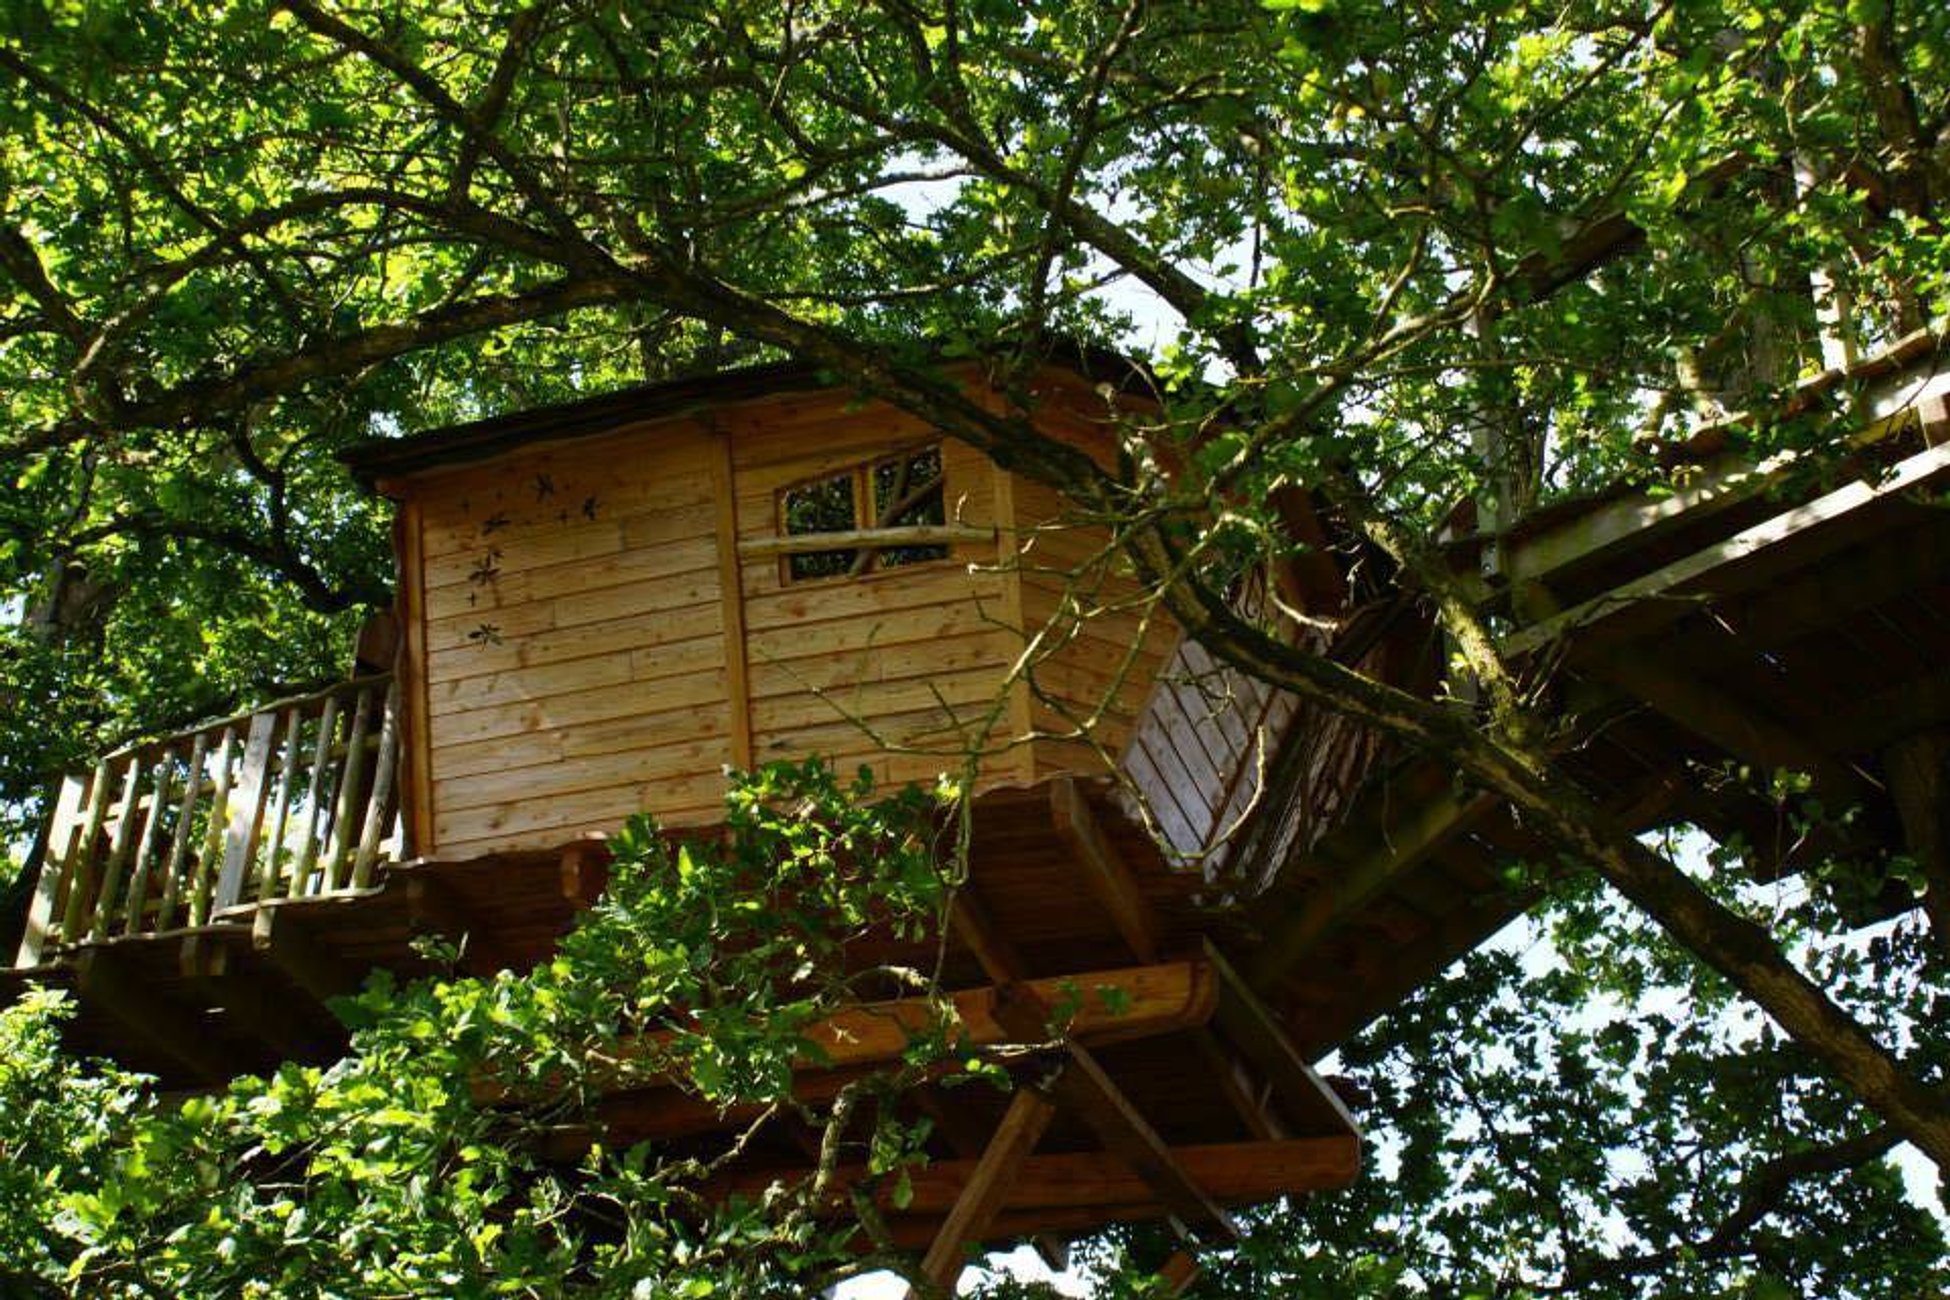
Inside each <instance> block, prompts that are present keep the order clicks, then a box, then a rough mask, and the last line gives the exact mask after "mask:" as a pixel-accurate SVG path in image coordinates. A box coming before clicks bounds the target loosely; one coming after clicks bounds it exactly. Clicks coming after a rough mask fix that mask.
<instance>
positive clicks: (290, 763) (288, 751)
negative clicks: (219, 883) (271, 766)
mask: <svg viewBox="0 0 1950 1300" xmlns="http://www.w3.org/2000/svg"><path fill="white" fill-rule="evenodd" d="M304 731H305V713H304V710H303V709H299V708H296V707H293V708H289V709H286V710H285V711H284V762H283V766H282V767H281V768H280V769H279V771H278V793H277V795H276V797H275V798H273V799H272V800H271V834H270V837H269V838H268V839H267V840H266V841H265V844H264V873H263V875H262V876H260V877H259V878H258V882H257V901H258V902H260V903H262V902H268V901H269V900H271V899H273V898H276V897H277V896H278V854H279V853H280V852H282V851H283V849H284V833H285V829H286V827H287V825H288V824H289V822H290V820H291V788H292V786H294V785H295V784H297V781H298V756H299V754H300V753H301V752H302V751H303V749H304V745H303V744H302V741H303V739H304Z"/></svg>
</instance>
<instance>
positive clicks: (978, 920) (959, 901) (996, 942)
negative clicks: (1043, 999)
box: [948, 880, 1029, 985]
mask: <svg viewBox="0 0 1950 1300" xmlns="http://www.w3.org/2000/svg"><path fill="white" fill-rule="evenodd" d="M948 926H949V929H950V930H951V931H952V932H953V933H954V936H955V938H956V939H958V940H960V941H961V945H962V946H963V947H964V948H966V949H968V951H969V952H970V953H972V954H973V955H974V957H975V960H976V962H977V963H979V964H980V965H981V967H982V973H983V974H984V975H987V976H988V977H989V978H990V979H991V980H993V981H995V983H997V984H999V985H1006V984H1014V983H1017V982H1018V981H1021V980H1025V979H1028V978H1029V967H1028V965H1027V964H1026V963H1025V962H1024V961H1023V959H1022V954H1021V953H1019V952H1017V951H1016V946H1015V945H1014V944H1012V943H1010V942H1009V936H1007V935H1006V934H1004V933H1002V930H1001V927H999V926H998V925H996V923H995V918H994V917H992V916H990V915H989V910H988V907H987V906H986V905H985V904H984V903H983V902H982V895H981V893H980V891H979V890H977V889H976V887H975V882H974V881H973V880H969V881H965V882H964V883H963V884H962V885H961V887H960V888H959V889H957V890H955V894H954V899H953V900H952V902H951V903H950V904H949V910H948Z"/></svg>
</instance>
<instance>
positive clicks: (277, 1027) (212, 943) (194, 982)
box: [179, 933, 344, 1061]
mask: <svg viewBox="0 0 1950 1300" xmlns="http://www.w3.org/2000/svg"><path fill="white" fill-rule="evenodd" d="M247 942H249V940H247V939H246V938H245V937H244V936H242V935H214V934H209V933H200V934H199V933H192V934H188V935H185V936H184V937H183V941H182V947H181V949H180V952H179V964H180V967H181V969H182V973H183V978H184V979H185V980H187V981H188V982H189V984H190V987H192V988H193V989H195V990H196V991H197V993H198V994H199V995H200V996H201V997H203V998H204V999H206V1000H207V1001H208V1002H209V1003H210V1005H212V1006H214V1007H215V1008H216V1009H217V1010H218V1011H219V1012H220V1013H222V1015H223V1018H224V1020H225V1022H226V1023H228V1024H232V1025H235V1026H237V1028H238V1029H240V1030H242V1031H243V1032H244V1034H245V1035H247V1036H248V1037H249V1038H251V1039H254V1040H256V1041H257V1042H258V1043H260V1044H262V1045H263V1047H264V1049H265V1051H266V1052H267V1053H268V1054H269V1055H270V1056H272V1057H273V1058H275V1059H276V1060H280V1061H323V1060H327V1059H330V1058H331V1057H332V1056H333V1055H335V1054H336V1051H337V1049H338V1048H340V1047H342V1046H344V1043H343V1040H342V1039H338V1040H336V1041H335V1040H332V1039H327V1038H326V1037H324V1036H322V1035H320V1034H318V1033H316V1032H314V1031H313V1030H312V1029H311V1028H310V1027H309V1026H308V1025H307V1023H306V1022H307V1021H308V1020H309V1019H310V1017H309V1016H307V1015H305V1014H304V1010H303V1009H299V1008H294V1007H292V1006H291V1005H290V1003H289V1002H288V1001H286V1000H285V999H281V998H279V997H278V996H277V990H275V989H273V988H270V987H268V986H267V984H266V982H265V981H264V980H263V979H262V978H259V977H258V976H259V972H254V971H251V970H248V969H246V968H245V964H244V963H243V962H242V961H240V960H239V959H240V958H241V956H242V951H241V949H240V945H242V944H244V943H247Z"/></svg>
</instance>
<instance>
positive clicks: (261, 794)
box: [16, 676, 403, 966]
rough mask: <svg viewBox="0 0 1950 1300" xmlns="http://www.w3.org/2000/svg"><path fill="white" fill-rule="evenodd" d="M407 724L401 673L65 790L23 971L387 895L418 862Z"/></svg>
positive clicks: (105, 767)
mask: <svg viewBox="0 0 1950 1300" xmlns="http://www.w3.org/2000/svg"><path fill="white" fill-rule="evenodd" d="M400 714H401V704H400V691H399V687H398V684H397V683H396V682H395V681H393V680H392V678H391V677H390V676H378V677H368V678H361V679H357V680H354V681H351V682H347V683H345V684H343V685H340V686H336V687H333V688H332V689H330V690H326V691H320V692H318V693H317V694H315V695H310V696H306V697H304V698H302V699H295V700H287V701H284V702H281V703H278V704H274V705H272V706H270V707H269V708H266V709H263V710H261V711H259V712H257V713H253V714H249V715H246V716H243V717H235V718H230V719H227V720H225V721H223V722H214V723H211V724H209V725H207V726H205V727H202V728H199V729H197V730H194V731H185V732H181V733H179V734H178V735H176V736H173V737H170V738H169V739H167V740H159V741H153V742H148V743H145V744H144V745H142V746H141V747H140V748H130V749H125V750H122V751H120V752H119V753H116V754H111V755H109V756H108V757H106V758H104V759H102V760H101V761H99V762H98V763H96V764H95V766H94V768H93V769H92V771H90V772H89V773H88V774H86V775H82V776H70V777H67V778H65V779H64V780H63V781H62V784H61V787H60V790H59V792H58V794H57V796H56V799H55V805H54V808H53V809H52V810H51V813H50V821H49V824H48V832H47V834H48V843H47V847H46V850H45V852H44V853H43V854H42V866H41V870H40V873H39V879H38V880H37V881H36V883H35V892H34V895H33V898H32V900H31V901H30V903H29V906H28V916H27V926H26V931H25V933H24V934H23V936H22V938H21V942H20V946H19V949H18V953H19V955H18V957H17V959H16V964H17V965H20V966H33V965H36V964H38V963H40V962H44V961H46V960H48V958H49V956H50V954H51V953H53V952H54V951H55V950H56V949H57V948H59V947H62V946H67V945H73V944H77V943H87V942H96V941H101V940H105V939H107V938H109V937H110V936H113V935H140V934H147V933H161V932H164V931H168V930H170V929H172V928H175V927H178V926H184V925H188V926H204V925H208V924H210V923H211V922H212V921H213V920H214V919H216V918H219V917H222V918H223V919H224V920H225V921H226V922H228V921H230V920H231V919H232V917H231V915H230V914H232V913H234V912H235V911H236V909H237V908H238V907H239V906H241V905H248V904H255V903H265V902H270V901H273V900H275V899H278V898H281V897H284V898H300V897H304V896H306V895H307V894H336V893H343V892H345V891H346V890H347V889H361V890H363V889H369V888H371V886H372V882H373V879H374V877H375V876H376V875H377V873H378V871H379V867H380V864H381V863H382V862H385V861H390V860H392V859H393V858H396V857H397V856H398V855H399V853H400V852H401V851H402V843H403V841H402V832H401V823H402V818H401V809H400V784H399V778H398V773H397V768H398V765H399V758H400V746H401V743H402V738H401V720H400ZM314 726H315V727H316V728H317V734H316V736H312V735H311V733H310V732H309V731H308V730H307V728H310V727H314ZM341 731H343V733H344V734H343V736H342V737H341V735H340V733H341ZM185 751H187V754H188V757H187V759H185V758H184V754H185ZM307 760H309V762H310V764H311V766H310V769H309V770H307V769H306V768H305V763H306V761H307Z"/></svg>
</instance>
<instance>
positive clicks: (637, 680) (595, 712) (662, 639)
mask: <svg viewBox="0 0 1950 1300" xmlns="http://www.w3.org/2000/svg"><path fill="white" fill-rule="evenodd" d="M714 437H715V435H712V434H710V433H708V432H706V431H705V430H703V429H702V428H701V427H699V426H698V425H697V424H696V423H695V422H692V421H672V422H666V423H664V424H662V425H659V426H656V427H654V428H639V429H635V430H630V431H626V432H624V433H621V434H618V435H606V436H603V437H600V438H594V439H582V440H576V441H574V442H566V443H562V444H541V445H538V446H536V447H532V448H527V449H523V450H522V451H519V452H517V453H513V454H510V455H508V456H503V457H500V458H497V459H495V460H493V461H491V462H487V463H485V464H479V465H471V466H467V467H465V468H463V469H458V470H453V471H443V472H439V473H436V474H433V475H430V476H428V477H427V478H425V479H424V480H422V481H421V482H419V483H416V484H415V485H414V489H415V491H414V496H415V503H416V505H417V507H418V508H419V510H420V511H421V512H422V515H423V517H424V518H425V519H426V521H427V526H426V528H425V530H424V534H423V536H424V541H423V558H424V563H425V565H426V572H427V574H428V585H427V588H426V593H425V600H424V605H425V611H424V613H425V616H424V618H423V620H422V632H423V640H424V644H425V646H426V680H427V686H426V695H427V710H428V715H429V716H428V718H427V724H426V760H427V770H428V775H429V778H430V795H431V799H432V803H433V816H432V818H431V826H432V830H433V837H434V840H435V844H436V846H437V847H438V849H439V850H440V851H441V852H443V853H451V852H460V851H464V850H467V851H487V850H501V849H511V848H524V847H543V846H547V845H550V844H554V843H558V842H561V841H563V840H565V839H568V838H571V837H573V836H575V835H578V834H581V833H584V832H586V831H590V830H597V831H610V830H614V829H615V827H616V826H617V825H618V824H619V823H620V822H621V821H622V820H623V818H624V817H626V816H628V815H629V814H630V813H632V812H635V811H639V810H641V809H643V808H645V807H646V806H647V805H646V803H645V798H646V794H647V793H648V792H655V795H656V797H657V798H658V799H660V800H668V799H674V800H675V801H676V802H675V803H666V804H665V805H664V807H669V808H676V807H680V806H681V807H687V808H698V807H708V806H711V805H713V804H715V802H716V800H717V799H718V797H719V796H720V795H721V794H722V790H723V776H722V772H721V768H722V765H723V763H724V762H725V761H726V759H727V757H728V742H727V734H728V729H729V728H728V704H727V701H726V698H725V670H724V668H725V665H724V657H725V645H724V632H723V626H724V617H723V610H722V607H721V603H720V595H721V583H720V581H719V577H718V573H717V556H718V547H717V542H716V538H715V535H714V534H715V520H716V510H717V503H716V496H715V494H714V492H713V490H712V474H711V470H712V466H713V465H714V464H715V458H716V457H717V456H718V455H720V454H721V452H720V450H719V444H718V443H716V442H714V441H713V438H714ZM659 811H662V809H661V808H659Z"/></svg>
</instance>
